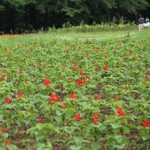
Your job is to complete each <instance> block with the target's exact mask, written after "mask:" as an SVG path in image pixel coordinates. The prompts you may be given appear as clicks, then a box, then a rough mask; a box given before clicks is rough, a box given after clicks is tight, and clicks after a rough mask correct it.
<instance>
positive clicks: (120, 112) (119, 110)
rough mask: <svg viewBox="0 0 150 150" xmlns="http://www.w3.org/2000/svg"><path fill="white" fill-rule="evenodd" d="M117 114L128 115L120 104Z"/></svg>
mask: <svg viewBox="0 0 150 150" xmlns="http://www.w3.org/2000/svg"><path fill="white" fill-rule="evenodd" d="M116 114H117V115H118V116H126V115H125V113H124V111H123V109H122V108H121V107H120V106H118V108H117V112H116Z"/></svg>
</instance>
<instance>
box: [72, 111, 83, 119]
mask: <svg viewBox="0 0 150 150" xmlns="http://www.w3.org/2000/svg"><path fill="white" fill-rule="evenodd" d="M81 119H82V117H81V115H80V112H77V113H76V114H75V117H74V118H73V120H74V121H80V120H81Z"/></svg>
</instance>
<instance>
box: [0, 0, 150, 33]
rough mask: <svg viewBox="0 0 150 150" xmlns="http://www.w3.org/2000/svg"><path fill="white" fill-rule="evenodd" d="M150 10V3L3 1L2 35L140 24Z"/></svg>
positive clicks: (0, 0) (0, 10)
mask: <svg viewBox="0 0 150 150" xmlns="http://www.w3.org/2000/svg"><path fill="white" fill-rule="evenodd" d="M149 8H150V1H149V0H123V1H120V0H92V1H91V0H13V1H12V0H0V32H3V31H7V32H9V31H10V30H12V31H16V32H21V31H24V30H34V29H40V28H41V27H44V28H45V29H46V28H48V27H52V26H55V27H62V25H63V24H64V23H66V22H70V24H72V25H78V24H80V23H81V22H82V23H87V24H92V23H93V22H96V23H102V22H111V21H112V20H113V19H114V17H115V18H116V21H118V20H119V19H120V18H121V17H124V19H125V20H126V21H129V20H130V21H136V17H137V14H138V13H141V12H143V11H144V14H143V15H145V17H146V15H147V16H149V15H150V12H149V11H148V9H149Z"/></svg>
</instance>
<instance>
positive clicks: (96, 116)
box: [92, 113, 98, 125]
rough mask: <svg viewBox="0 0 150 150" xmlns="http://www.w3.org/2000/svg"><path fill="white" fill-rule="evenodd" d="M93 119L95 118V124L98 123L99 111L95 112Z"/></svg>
mask: <svg viewBox="0 0 150 150" xmlns="http://www.w3.org/2000/svg"><path fill="white" fill-rule="evenodd" d="M92 120H93V123H94V124H95V125H96V124H97V123H98V114H97V113H95V114H94V115H93V118H92Z"/></svg>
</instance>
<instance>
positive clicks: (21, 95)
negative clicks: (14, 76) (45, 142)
mask: <svg viewBox="0 0 150 150" xmlns="http://www.w3.org/2000/svg"><path fill="white" fill-rule="evenodd" d="M24 97H25V96H24V95H23V94H22V93H21V91H20V90H18V92H17V95H16V98H24Z"/></svg>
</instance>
